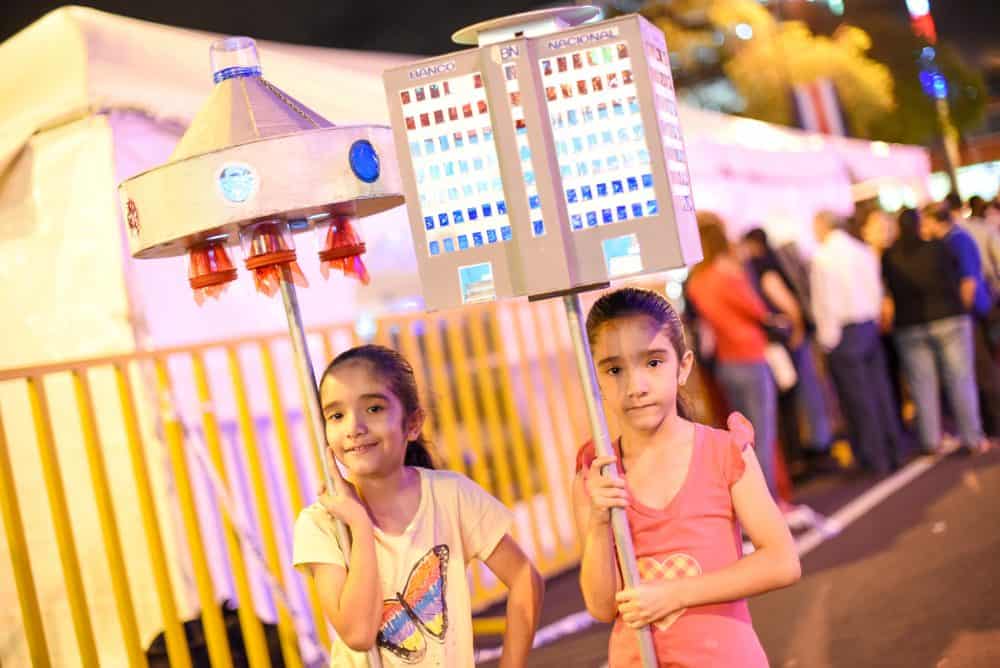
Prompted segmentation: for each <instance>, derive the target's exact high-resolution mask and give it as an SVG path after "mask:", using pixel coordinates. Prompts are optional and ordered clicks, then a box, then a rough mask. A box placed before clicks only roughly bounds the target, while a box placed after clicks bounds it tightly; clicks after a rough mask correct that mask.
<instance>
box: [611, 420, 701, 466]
mask: <svg viewBox="0 0 1000 668" xmlns="http://www.w3.org/2000/svg"><path fill="white" fill-rule="evenodd" d="M693 431H694V423H693V422H690V421H689V420H685V419H684V418H682V417H681V416H680V415H678V414H677V413H676V412H674V413H671V414H670V415H668V416H667V417H665V418H664V419H663V422H661V423H660V424H659V426H657V428H656V429H653V430H641V429H629V427H628V426H627V425H626V426H623V428H622V450H623V452H622V455H623V456H624V450H625V448H626V446H627V448H628V454H629V457H634V456H636V455H639V454H640V453H642V452H645V451H646V450H649V449H652V448H666V449H673V448H674V447H676V446H677V445H679V444H681V443H684V442H685V441H687V440H688V439H689V438H690V437H691V434H692V433H693Z"/></svg>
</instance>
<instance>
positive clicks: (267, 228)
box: [240, 221, 309, 297]
mask: <svg viewBox="0 0 1000 668" xmlns="http://www.w3.org/2000/svg"><path fill="white" fill-rule="evenodd" d="M240 235H241V236H242V237H243V250H244V255H245V257H246V264H247V269H249V270H250V271H252V272H253V279H254V284H255V285H256V286H257V291H258V292H262V293H264V294H265V295H267V296H268V297H273V296H274V295H275V294H277V292H278V289H279V287H280V286H281V267H282V265H287V266H288V268H289V269H290V270H291V276H292V282H293V283H294V284H295V285H297V286H299V287H302V288H306V287H309V283H308V281H306V277H305V275H304V274H303V273H302V269H301V268H299V263H298V262H296V261H295V243H294V242H293V241H292V233H291V230H289V229H288V223H285V222H283V221H270V222H266V223H257V224H256V225H250V226H248V227H244V228H243V229H242V230H240Z"/></svg>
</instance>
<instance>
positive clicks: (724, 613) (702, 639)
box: [576, 414, 768, 668]
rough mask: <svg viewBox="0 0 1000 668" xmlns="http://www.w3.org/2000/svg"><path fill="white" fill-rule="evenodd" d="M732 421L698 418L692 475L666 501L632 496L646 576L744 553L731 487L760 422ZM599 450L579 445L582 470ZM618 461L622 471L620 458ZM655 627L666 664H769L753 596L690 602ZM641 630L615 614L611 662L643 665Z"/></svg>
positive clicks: (725, 667)
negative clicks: (651, 503) (721, 423)
mask: <svg viewBox="0 0 1000 668" xmlns="http://www.w3.org/2000/svg"><path fill="white" fill-rule="evenodd" d="M729 425H730V429H731V430H730V431H723V430H719V429H713V428H711V427H708V426H705V425H701V424H696V425H695V438H694V449H693V451H692V453H691V462H690V464H689V467H688V473H687V477H686V478H685V480H684V482H683V484H682V485H681V488H680V490H679V491H678V492H677V494H676V495H675V496H674V498H673V499H672V500H671V501H670V503H669V504H668V505H667V506H666V507H665V508H662V509H658V508H650V507H648V506H644V505H643V504H641V503H639V502H638V501H636V500H635V499H634V498H633V499H632V500H631V501H630V503H629V506H628V508H627V509H626V513H627V515H628V521H629V527H630V528H631V532H632V540H633V542H634V544H635V551H636V559H637V561H638V566H639V576H640V578H641V579H642V580H643V581H647V580H651V579H673V578H683V577H690V576H694V575H698V574H700V573H711V572H713V571H718V570H721V569H723V568H725V567H726V566H729V565H730V564H732V563H733V562H735V561H737V560H738V559H740V558H741V557H742V556H743V546H742V540H741V538H740V530H739V526H738V524H737V521H736V514H735V511H734V509H733V502H732V497H731V495H730V487H731V486H732V485H733V484H734V483H735V482H736V481H738V480H739V479H740V478H741V477H742V476H743V472H744V468H745V464H744V462H743V456H742V452H743V449H744V448H745V447H747V445H748V444H752V442H753V428H752V427H751V426H750V423H749V421H747V420H746V418H744V417H743V416H742V415H738V414H734V415H733V416H731V417H730V420H729ZM616 449H618V450H619V451H620V447H618V448H616ZM594 457H595V454H594V446H593V444H592V443H588V444H586V445H585V446H583V448H581V449H580V451H579V452H578V453H577V461H576V464H577V471H580V470H585V469H586V468H588V467H589V466H590V463H591V462H592V461H593V459H594ZM618 466H619V471H620V470H621V460H620V459H619V461H618ZM651 628H652V630H653V641H654V644H655V646H656V654H657V659H658V663H659V666H661V667H667V666H669V667H670V668H675V667H677V668H680V667H682V666H683V667H685V668H715V667H719V668H735V667H739V668H757V667H760V666H765V667H766V666H767V665H768V662H767V656H766V655H765V654H764V650H763V648H762V647H761V645H760V641H759V640H758V638H757V634H756V632H755V631H754V629H753V625H752V624H751V621H750V611H749V609H748V608H747V602H746V599H741V600H738V601H730V602H728V603H717V604H713V605H703V606H698V607H693V608H688V609H686V610H683V611H680V612H678V613H674V614H672V615H670V616H668V617H667V618H665V619H663V620H660V621H659V622H657V623H656V624H654V625H652V627H651ZM637 638H638V636H637V634H636V633H635V631H633V630H632V629H630V628H629V627H628V626H627V625H626V624H625V623H624V622H623V621H622V620H621V618H620V617H619V618H618V619H616V620H615V625H614V629H613V630H612V632H611V640H610V645H609V648H608V659H609V661H608V665H609V668H626V667H632V666H639V665H641V662H640V659H639V644H638V641H637Z"/></svg>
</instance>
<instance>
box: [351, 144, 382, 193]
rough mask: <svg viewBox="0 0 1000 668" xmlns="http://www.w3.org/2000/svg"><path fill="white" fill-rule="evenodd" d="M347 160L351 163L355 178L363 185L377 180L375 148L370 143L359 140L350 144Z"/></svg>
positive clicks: (377, 169) (377, 170)
mask: <svg viewBox="0 0 1000 668" xmlns="http://www.w3.org/2000/svg"><path fill="white" fill-rule="evenodd" d="M347 158H348V160H349V162H350V163H351V171H353V172H354V175H355V176H356V177H358V178H359V179H361V180H362V181H364V182H365V183H375V181H377V180H378V175H379V164H378V153H376V152H375V147H374V146H372V143H371V142H370V141H368V140H367V139H359V140H357V141H356V142H354V143H353V144H351V150H350V152H349V153H348V155H347Z"/></svg>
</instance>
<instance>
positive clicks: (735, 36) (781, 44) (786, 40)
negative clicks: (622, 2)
mask: <svg viewBox="0 0 1000 668" xmlns="http://www.w3.org/2000/svg"><path fill="white" fill-rule="evenodd" d="M642 11H643V14H644V15H645V16H646V17H647V18H649V19H650V20H651V21H653V22H654V23H655V24H656V25H657V26H659V27H660V28H661V29H662V30H663V31H664V33H665V35H666V39H667V45H668V47H669V49H670V51H671V58H672V63H673V65H674V67H675V72H676V76H677V79H678V83H679V84H680V85H681V86H684V85H693V84H696V83H698V82H699V81H705V80H711V79H712V78H713V77H714V78H718V77H721V76H724V77H726V78H728V80H729V81H730V82H731V83H732V85H733V87H734V88H735V89H736V90H737V91H738V92H739V94H740V95H741V96H742V98H743V101H744V107H743V109H741V110H740V112H741V113H742V114H744V115H746V116H750V117H752V118H757V119H760V120H764V121H770V122H774V123H783V124H791V123H792V122H793V106H792V94H791V91H792V86H794V85H796V84H802V83H808V82H811V81H815V80H817V79H830V80H832V81H833V83H834V85H835V86H836V88H837V93H838V95H839V96H840V99H841V102H842V106H843V109H844V112H845V116H846V119H847V123H848V126H849V129H850V131H851V133H852V134H853V135H855V136H858V137H867V138H871V139H883V140H886V141H901V142H907V143H926V142H927V141H928V140H929V139H930V138H932V137H933V136H935V135H936V134H937V132H938V126H937V120H936V119H937V117H936V112H935V110H934V106H933V102H932V101H931V100H929V99H928V98H927V97H926V95H924V93H923V91H922V90H921V88H920V82H919V79H918V74H919V66H918V63H917V57H918V55H919V53H920V50H921V49H922V48H923V47H924V46H926V44H924V43H923V42H921V40H920V39H918V38H917V37H915V36H913V34H912V33H911V32H910V31H909V26H908V25H906V24H905V23H903V22H900V21H898V20H897V21H891V20H881V21H879V20H874V21H872V22H871V23H870V25H869V22H868V21H866V22H865V27H866V29H867V30H863V29H861V28H859V27H856V26H852V25H848V24H842V25H840V26H839V27H838V28H837V29H836V30H835V31H834V32H833V34H832V35H829V36H827V35H817V34H814V33H813V32H812V31H811V30H810V29H809V27H808V26H807V25H806V24H804V23H802V22H798V21H785V22H777V21H775V19H774V17H773V16H772V15H771V14H770V13H769V12H768V11H767V10H766V9H764V8H763V7H762V6H761V5H760V3H758V2H757V1H756V0H659V1H656V2H650V3H648V4H647V5H646V6H645V7H644V8H643V10H642ZM869 30H870V31H869ZM740 35H742V37H743V38H740ZM747 36H749V39H746V37H747ZM937 53H938V58H937V61H938V64H939V66H940V67H941V69H942V71H943V72H944V74H945V75H946V76H947V77H948V79H949V81H950V82H951V88H950V102H951V108H952V115H953V117H954V121H955V123H956V125H957V126H958V127H959V129H962V128H969V127H970V126H972V125H974V124H975V123H977V122H978V121H979V119H980V118H981V115H982V111H983V108H984V104H985V89H984V86H983V82H982V79H981V77H979V76H978V75H977V74H976V73H975V72H972V71H970V70H969V68H968V67H966V66H965V65H964V64H963V63H962V62H961V60H960V59H959V58H958V56H957V54H955V52H954V51H953V50H951V49H948V48H947V47H940V48H938V50H937Z"/></svg>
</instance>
